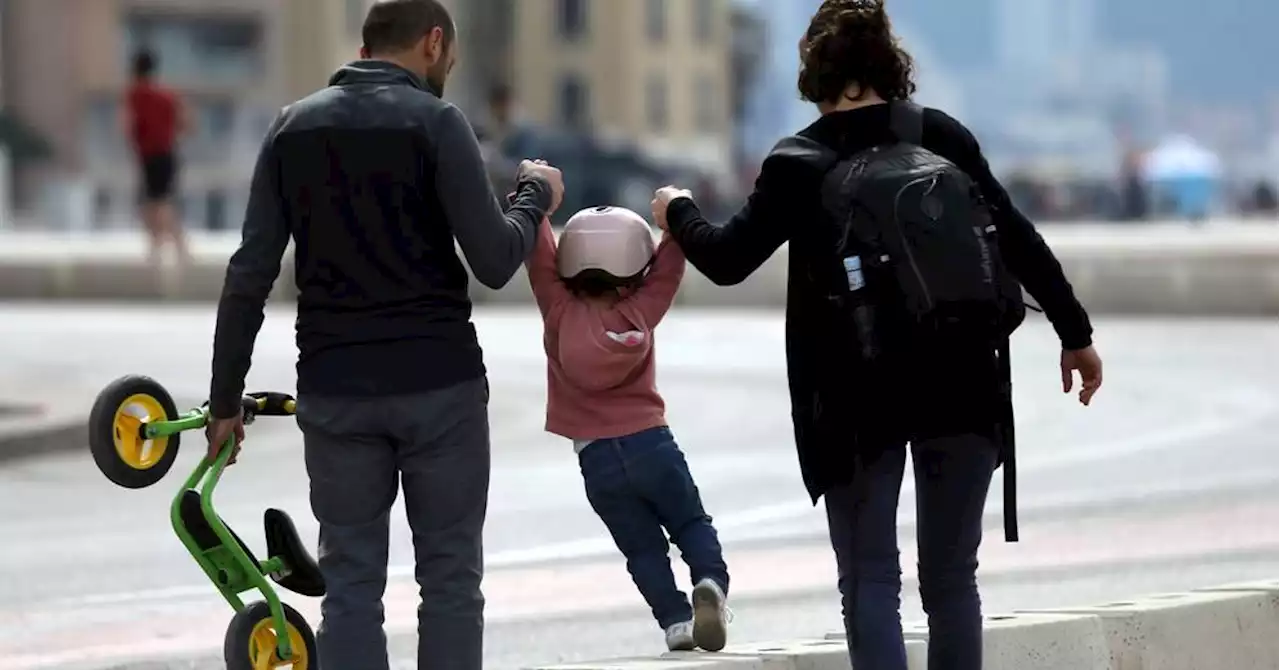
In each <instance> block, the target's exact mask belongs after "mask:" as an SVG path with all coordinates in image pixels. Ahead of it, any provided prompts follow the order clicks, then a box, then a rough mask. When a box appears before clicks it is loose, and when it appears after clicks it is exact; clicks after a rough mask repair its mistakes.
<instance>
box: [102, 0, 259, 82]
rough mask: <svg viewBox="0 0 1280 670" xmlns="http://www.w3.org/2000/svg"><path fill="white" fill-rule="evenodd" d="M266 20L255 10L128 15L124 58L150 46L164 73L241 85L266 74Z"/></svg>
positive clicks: (163, 75)
mask: <svg viewBox="0 0 1280 670" xmlns="http://www.w3.org/2000/svg"><path fill="white" fill-rule="evenodd" d="M262 28H263V26H262V22H261V20H259V19H257V18H255V17H252V16H226V15H216V16H208V15H204V16H201V15H194V14H152V13H145V12H131V13H129V14H127V15H126V16H125V18H124V51H123V53H122V56H123V58H124V59H125V61H124V62H125V63H126V64H127V63H128V59H129V58H131V57H132V54H133V52H134V51H135V50H136V49H138V48H140V47H147V48H149V49H151V51H152V52H154V53H155V54H156V55H157V56H158V58H159V61H160V62H159V75H160V78H161V79H162V80H167V81H170V82H190V83H199V84H202V85H210V84H212V85H241V84H245V83H248V82H252V81H254V80H256V79H259V78H261V77H262V76H263V72H264V59H263V35H262Z"/></svg>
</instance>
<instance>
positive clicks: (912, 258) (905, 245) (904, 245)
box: [893, 172, 938, 311]
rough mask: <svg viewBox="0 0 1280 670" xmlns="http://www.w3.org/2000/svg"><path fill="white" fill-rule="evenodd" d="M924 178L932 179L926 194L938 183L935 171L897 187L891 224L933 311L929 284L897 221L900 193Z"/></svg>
mask: <svg viewBox="0 0 1280 670" xmlns="http://www.w3.org/2000/svg"><path fill="white" fill-rule="evenodd" d="M926 179H928V180H932V183H930V184H929V190H928V191H926V192H925V194H926V195H927V194H928V193H929V192H932V191H933V189H934V188H935V187H936V186H937V185H938V174H937V173H936V172H935V173H932V174H928V175H925V176H923V177H917V178H916V179H912V180H911V181H909V182H907V183H906V184H903V185H902V188H899V189H898V192H897V193H896V194H894V196H893V226H894V230H895V231H897V233H898V239H899V240H901V241H902V252H903V253H904V254H906V257H907V259H906V260H907V265H908V266H910V267H911V271H912V272H913V273H915V275H916V281H918V282H920V289H921V290H922V291H924V299H925V303H926V304H927V307H928V309H929V311H933V307H934V304H933V293H932V292H931V291H930V290H929V285H928V284H927V283H926V282H925V280H924V274H923V273H922V272H920V266H919V265H916V258H915V255H914V254H912V253H911V245H910V244H909V243H908V242H907V236H906V234H905V233H903V232H902V225H901V223H900V222H899V221H900V220H899V218H898V205H899V204H901V202H902V194H903V193H906V192H907V189H909V188H911V187H912V186H915V185H916V184H919V183H920V182H923V181H925V180H926Z"/></svg>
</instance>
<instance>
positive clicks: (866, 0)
mask: <svg viewBox="0 0 1280 670" xmlns="http://www.w3.org/2000/svg"><path fill="white" fill-rule="evenodd" d="M914 70H915V65H914V63H913V62H912V60H911V55H910V54H908V53H907V52H906V50H905V49H903V48H902V46H901V45H900V44H899V43H898V38H897V36H896V35H894V34H893V26H892V25H891V24H890V22H889V15H888V14H887V13H886V12H885V9H884V0H824V2H823V3H822V6H821V7H819V8H818V11H817V13H815V14H814V15H813V19H812V20H811V21H810V23H809V30H808V32H806V33H805V43H804V46H803V47H802V52H801V57H800V78H799V82H798V87H799V89H800V96H801V97H802V98H804V99H805V100H808V101H809V102H813V103H823V102H825V103H835V102H837V101H839V100H840V98H841V97H844V96H845V90H846V89H848V87H849V85H850V84H857V85H858V87H859V88H860V89H861V91H860V92H859V95H863V94H865V93H867V92H870V91H875V92H876V93H878V94H879V95H880V97H882V98H884V99H885V100H906V99H908V98H910V97H911V95H912V94H913V93H915V90H916V84H915V81H914V77H915V72H914Z"/></svg>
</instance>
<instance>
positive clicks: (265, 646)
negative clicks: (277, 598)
mask: <svg viewBox="0 0 1280 670" xmlns="http://www.w3.org/2000/svg"><path fill="white" fill-rule="evenodd" d="M280 606H281V607H283V608H284V618H285V628H286V629H287V630H285V632H284V633H283V634H284V635H288V636H289V651H290V652H291V654H290V657H289V658H280V654H279V651H278V645H279V641H280V635H281V633H280V631H277V630H276V622H275V620H274V619H272V618H271V607H270V606H269V605H267V603H266V602H265V601H262V600H259V601H257V602H254V603H250V604H249V606H248V607H246V608H244V609H243V610H240V611H239V612H237V613H236V615H235V616H234V617H232V619H231V624H230V625H229V626H227V637H226V639H225V640H224V644H223V650H222V651H223V657H224V659H223V660H225V661H226V663H227V670H259V669H261V668H293V669H294V670H307V668H309V667H316V666H317V665H318V664H317V662H316V637H315V635H314V634H313V633H312V632H311V627H310V626H308V625H307V620H306V619H304V618H303V617H302V615H301V614H299V613H298V611H297V610H295V609H293V608H292V607H289V606H288V605H286V604H284V603H280Z"/></svg>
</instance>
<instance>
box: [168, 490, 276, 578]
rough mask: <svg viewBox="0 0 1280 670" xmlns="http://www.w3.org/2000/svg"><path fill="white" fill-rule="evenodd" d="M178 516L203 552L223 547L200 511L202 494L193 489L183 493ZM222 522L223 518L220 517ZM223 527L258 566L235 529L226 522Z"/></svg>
mask: <svg viewBox="0 0 1280 670" xmlns="http://www.w3.org/2000/svg"><path fill="white" fill-rule="evenodd" d="M178 514H179V516H181V517H182V525H184V526H186V527H187V532H188V533H191V539H193V540H195V542H196V546H197V547H199V548H200V550H201V551H209V550H210V549H213V548H214V547H220V546H222V540H219V539H218V535H217V533H215V532H213V528H212V527H210V526H209V522H208V521H206V520H205V518H204V511H203V510H201V509H200V494H199V493H198V492H197V491H194V490H192V489H187V490H186V491H183V492H182V502H180V503H179V504H178ZM218 520H219V521H222V517H218ZM222 525H223V526H225V527H226V529H227V532H229V533H231V537H232V538H235V541H236V543H237V544H239V545H240V548H241V549H243V550H244V553H245V554H246V555H247V556H248V557H249V560H250V561H252V562H253V564H254V565H257V564H258V559H257V558H256V557H255V556H254V555H253V551H252V550H251V549H249V545H247V544H245V542H244V540H242V539H240V536H239V535H236V531H235V529H233V528H232V527H231V526H228V525H227V522H226V521H222Z"/></svg>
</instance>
